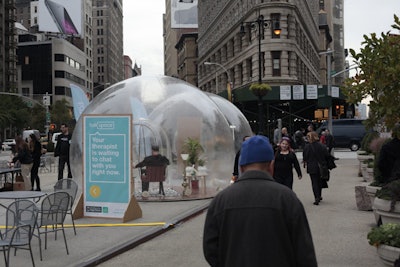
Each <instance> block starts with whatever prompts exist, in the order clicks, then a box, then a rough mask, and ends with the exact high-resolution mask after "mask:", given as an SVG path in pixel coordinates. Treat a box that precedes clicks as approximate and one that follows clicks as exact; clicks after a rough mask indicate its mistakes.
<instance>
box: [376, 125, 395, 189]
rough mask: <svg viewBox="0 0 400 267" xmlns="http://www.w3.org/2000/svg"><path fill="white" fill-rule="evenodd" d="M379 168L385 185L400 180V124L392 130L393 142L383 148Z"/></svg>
mask: <svg viewBox="0 0 400 267" xmlns="http://www.w3.org/2000/svg"><path fill="white" fill-rule="evenodd" d="M378 168H379V171H380V172H381V174H382V176H383V179H384V181H385V183H389V182H391V181H394V180H397V179H400V123H396V125H395V126H394V127H393V129H392V140H390V141H389V142H387V143H386V144H384V145H383V146H382V148H381V151H380V154H379V160H378Z"/></svg>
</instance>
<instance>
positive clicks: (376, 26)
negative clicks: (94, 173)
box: [123, 0, 400, 75]
mask: <svg viewBox="0 0 400 267" xmlns="http://www.w3.org/2000/svg"><path fill="white" fill-rule="evenodd" d="M123 7H124V54H125V55H128V56H130V57H131V59H132V60H134V61H135V62H136V63H137V64H138V65H139V66H141V67H142V74H143V75H160V74H161V75H162V74H163V73H164V55H163V53H164V49H163V36H162V34H163V29H162V20H163V18H162V14H163V13H164V12H165V0H147V1H136V0H134V1H132V0H124V2H123ZM393 14H396V15H397V16H400V1H399V0H344V23H345V24H344V29H345V31H344V34H345V48H353V49H355V50H357V51H359V49H360V47H361V42H362V41H363V40H364V39H363V35H364V34H367V35H368V36H369V35H370V33H372V32H375V33H378V34H380V33H381V32H387V31H392V32H393V33H398V31H393V30H392V28H391V25H392V24H394V19H393ZM350 63H351V62H350Z"/></svg>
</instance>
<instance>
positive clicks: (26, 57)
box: [24, 56, 29, 65]
mask: <svg viewBox="0 0 400 267" xmlns="http://www.w3.org/2000/svg"><path fill="white" fill-rule="evenodd" d="M24 63H25V65H29V56H25V60H24Z"/></svg>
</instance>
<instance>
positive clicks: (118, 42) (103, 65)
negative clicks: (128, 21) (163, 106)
mask: <svg viewBox="0 0 400 267" xmlns="http://www.w3.org/2000/svg"><path fill="white" fill-rule="evenodd" d="M92 2H93V82H94V88H95V90H99V91H101V90H103V89H104V88H105V87H106V85H110V84H114V83H117V82H120V81H122V80H123V79H124V54H123V25H122V19H123V14H122V0H92Z"/></svg>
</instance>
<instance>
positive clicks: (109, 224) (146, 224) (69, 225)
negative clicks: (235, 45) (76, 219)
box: [0, 222, 165, 229]
mask: <svg viewBox="0 0 400 267" xmlns="http://www.w3.org/2000/svg"><path fill="white" fill-rule="evenodd" d="M164 225H165V222H149V223H88V224H75V227H121V226H123V227H128V226H164ZM64 227H73V225H72V224H64ZM5 228H6V226H5V225H0V229H5Z"/></svg>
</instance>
